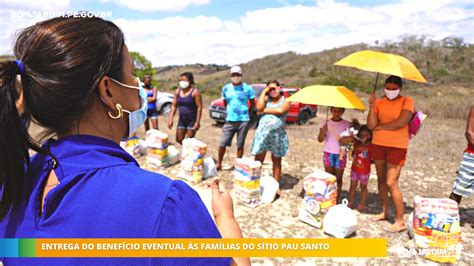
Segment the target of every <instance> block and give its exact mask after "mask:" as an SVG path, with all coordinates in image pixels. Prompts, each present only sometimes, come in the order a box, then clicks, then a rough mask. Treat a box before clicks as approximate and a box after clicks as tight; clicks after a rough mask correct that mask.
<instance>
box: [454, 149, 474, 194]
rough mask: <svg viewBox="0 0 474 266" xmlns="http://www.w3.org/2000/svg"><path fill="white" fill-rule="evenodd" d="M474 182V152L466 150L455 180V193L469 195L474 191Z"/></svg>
mask: <svg viewBox="0 0 474 266" xmlns="http://www.w3.org/2000/svg"><path fill="white" fill-rule="evenodd" d="M473 183H474V154H472V153H468V152H465V153H464V157H463V159H462V161H461V166H459V170H458V171H457V176H456V181H454V186H453V193H454V194H457V195H459V196H462V197H469V196H471V195H472V192H473V189H474V188H473Z"/></svg>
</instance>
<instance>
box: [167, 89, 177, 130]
mask: <svg viewBox="0 0 474 266" xmlns="http://www.w3.org/2000/svg"><path fill="white" fill-rule="evenodd" d="M178 93H179V90H178V89H176V91H175V92H174V98H173V103H172V104H171V112H170V116H169V117H168V128H169V129H171V128H172V127H173V118H174V115H175V114H176V106H177V105H178V103H177V100H176V99H177V98H178Z"/></svg>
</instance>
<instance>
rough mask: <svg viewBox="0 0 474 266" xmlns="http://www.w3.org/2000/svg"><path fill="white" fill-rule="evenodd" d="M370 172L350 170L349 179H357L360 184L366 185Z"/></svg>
mask: <svg viewBox="0 0 474 266" xmlns="http://www.w3.org/2000/svg"><path fill="white" fill-rule="evenodd" d="M369 178H370V173H367V174H361V173H357V172H356V171H351V180H352V181H359V182H360V184H361V185H367V184H368V183H369Z"/></svg>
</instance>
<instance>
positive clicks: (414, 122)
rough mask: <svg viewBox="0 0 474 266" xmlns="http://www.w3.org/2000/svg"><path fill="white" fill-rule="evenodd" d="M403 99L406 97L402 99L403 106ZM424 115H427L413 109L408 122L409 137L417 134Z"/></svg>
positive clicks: (424, 117)
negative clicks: (413, 111)
mask: <svg viewBox="0 0 474 266" xmlns="http://www.w3.org/2000/svg"><path fill="white" fill-rule="evenodd" d="M405 101H406V98H405V100H404V101H403V106H405ZM426 117H428V116H427V115H426V114H424V113H423V112H422V111H417V110H416V109H415V113H414V114H413V117H412V118H411V119H410V122H408V135H409V137H410V139H412V138H413V137H414V136H415V135H416V134H418V132H419V131H420V129H421V126H422V125H423V122H424V120H425V119H426Z"/></svg>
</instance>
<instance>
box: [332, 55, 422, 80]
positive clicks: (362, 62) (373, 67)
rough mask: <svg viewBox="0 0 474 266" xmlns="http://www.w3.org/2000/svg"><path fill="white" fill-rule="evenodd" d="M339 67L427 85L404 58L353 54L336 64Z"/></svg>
mask: <svg viewBox="0 0 474 266" xmlns="http://www.w3.org/2000/svg"><path fill="white" fill-rule="evenodd" d="M335 65H338V66H348V67H355V68H358V69H361V70H365V71H371V72H377V73H382V74H388V75H395V76H399V77H401V78H404V79H408V80H413V81H418V82H423V83H426V79H425V78H424V77H423V75H421V73H420V71H418V69H417V68H416V66H415V65H414V64H413V63H412V62H411V61H410V60H408V59H406V58H405V57H403V56H400V55H396V54H389V53H382V52H376V51H370V50H365V51H359V52H355V53H352V54H350V55H348V56H346V57H344V58H343V59H341V60H339V61H338V62H336V63H335Z"/></svg>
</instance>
